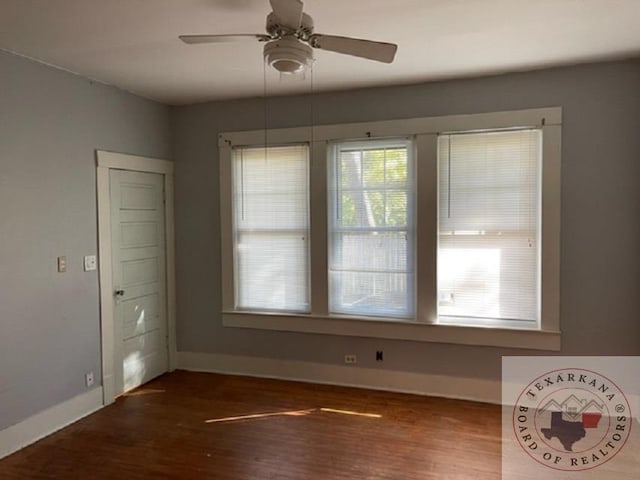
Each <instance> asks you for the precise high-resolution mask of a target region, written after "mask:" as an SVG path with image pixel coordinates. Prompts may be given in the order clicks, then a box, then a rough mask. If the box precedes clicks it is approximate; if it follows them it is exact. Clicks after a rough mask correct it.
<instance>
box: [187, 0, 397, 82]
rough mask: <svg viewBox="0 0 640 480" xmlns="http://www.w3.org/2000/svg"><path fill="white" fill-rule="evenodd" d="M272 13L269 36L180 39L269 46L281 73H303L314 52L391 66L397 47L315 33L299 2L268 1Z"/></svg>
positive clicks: (271, 62) (269, 55)
mask: <svg viewBox="0 0 640 480" xmlns="http://www.w3.org/2000/svg"><path fill="white" fill-rule="evenodd" d="M269 2H270V3H271V8H272V9H273V11H272V12H271V13H269V15H267V27H266V31H267V33H266V34H265V33H243V34H235V35H234V34H226V35H180V37H179V38H180V40H182V41H183V42H185V43H188V44H202V43H226V42H235V41H242V40H257V41H259V42H266V43H265V46H264V59H265V61H266V62H267V64H268V65H269V66H272V67H273V68H275V69H276V70H278V71H279V72H281V73H287V74H294V73H298V72H301V71H303V70H304V69H305V68H306V67H307V66H308V65H310V64H311V62H312V61H313V49H314V48H319V49H321V50H328V51H331V52H337V53H343V54H346V55H352V56H354V57H361V58H366V59H369V60H376V61H378V62H384V63H391V62H393V58H394V57H395V54H396V50H397V49H398V46H397V45H394V44H392V43H385V42H374V41H371V40H363V39H359V38H350V37H338V36H335V35H324V34H322V33H313V19H312V18H311V16H309V15H307V14H306V13H304V12H303V11H302V9H303V4H302V2H301V1H300V0H269Z"/></svg>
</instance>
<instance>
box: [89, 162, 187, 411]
mask: <svg viewBox="0 0 640 480" xmlns="http://www.w3.org/2000/svg"><path fill="white" fill-rule="evenodd" d="M114 169H115V170H128V171H132V172H143V173H158V174H161V175H162V176H163V178H164V192H165V205H164V210H165V222H164V225H165V232H164V233H165V257H166V258H165V260H166V263H165V265H166V276H167V282H166V285H167V335H168V341H167V349H168V355H169V365H168V368H169V371H173V370H175V367H176V360H177V346H176V293H175V290H176V281H175V222H174V207H173V198H174V189H173V162H170V161H168V160H160V159H157V158H150V157H141V156H137V155H128V154H124V153H116V152H108V151H104V150H96V182H97V194H98V265H99V278H100V330H101V345H102V391H103V404H104V405H109V404H111V403H113V402H114V401H115V397H116V391H115V377H114V375H115V369H116V368H119V367H118V366H117V365H116V364H117V363H118V362H120V363H122V359H118V358H116V350H115V334H114V332H115V320H114V308H113V265H112V263H111V260H112V253H111V243H112V242H111V194H110V187H109V171H110V170H114Z"/></svg>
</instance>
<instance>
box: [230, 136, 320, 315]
mask: <svg viewBox="0 0 640 480" xmlns="http://www.w3.org/2000/svg"><path fill="white" fill-rule="evenodd" d="M308 157H309V155H308V147H307V146H306V145H295V146H286V147H269V148H266V149H265V148H238V149H236V150H234V156H233V167H234V168H233V184H234V185H233V186H234V189H233V191H234V195H233V219H234V230H235V240H234V245H235V255H234V258H235V271H236V285H235V300H236V301H235V303H236V308H237V309H239V310H267V311H281V312H284V311H290V312H307V311H308V310H309V241H308V239H309V188H308V185H309V179H308V176H309V173H308V172H309V169H308V163H309V159H308Z"/></svg>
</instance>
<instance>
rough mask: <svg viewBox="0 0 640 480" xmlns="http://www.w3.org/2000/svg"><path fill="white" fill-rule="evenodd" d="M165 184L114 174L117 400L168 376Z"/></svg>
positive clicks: (159, 178)
mask: <svg viewBox="0 0 640 480" xmlns="http://www.w3.org/2000/svg"><path fill="white" fill-rule="evenodd" d="M163 185H164V178H163V175H160V174H155V173H141V172H133V171H125V170H113V169H112V170H110V171H109V188H110V194H111V246H112V248H111V250H112V268H113V302H114V305H113V312H114V329H115V331H114V343H115V344H114V355H115V362H116V365H115V371H114V380H115V394H116V395H118V394H120V393H123V392H126V391H128V390H131V389H132V388H135V387H137V386H139V385H142V384H143V383H146V382H148V381H149V380H151V379H152V378H154V377H157V376H158V375H161V374H163V373H164V372H166V371H168V368H169V359H168V358H169V355H168V345H167V343H168V342H167V294H166V265H165V258H166V250H165V249H166V247H165V226H164V222H165V207H164V192H163Z"/></svg>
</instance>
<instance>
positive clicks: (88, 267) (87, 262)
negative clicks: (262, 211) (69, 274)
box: [84, 255, 98, 272]
mask: <svg viewBox="0 0 640 480" xmlns="http://www.w3.org/2000/svg"><path fill="white" fill-rule="evenodd" d="M97 263H98V260H97V258H96V256H95V255H87V256H85V257H84V271H85V272H91V271H93V270H95V269H96V265H97Z"/></svg>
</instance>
